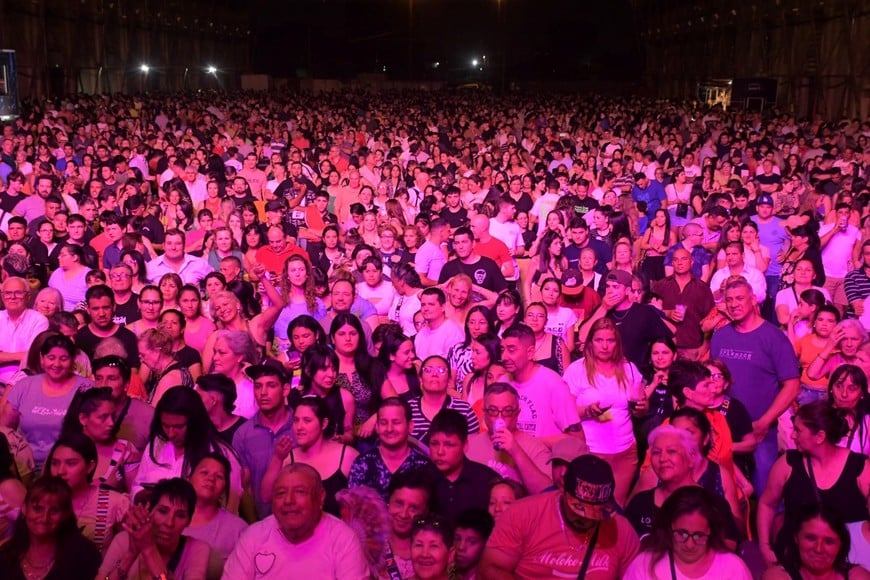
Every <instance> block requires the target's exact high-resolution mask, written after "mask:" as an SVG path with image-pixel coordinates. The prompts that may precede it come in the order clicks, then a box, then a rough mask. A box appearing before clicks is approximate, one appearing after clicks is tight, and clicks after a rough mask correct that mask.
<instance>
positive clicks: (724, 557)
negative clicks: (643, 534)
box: [622, 552, 854, 580]
mask: <svg viewBox="0 0 870 580" xmlns="http://www.w3.org/2000/svg"><path fill="white" fill-rule="evenodd" d="M651 559H652V553H650V552H640V553H638V555H637V556H636V557H635V559H634V560H633V561H632V562H631V564H629V565H628V569H627V570H626V571H625V575H624V576H623V577H622V578H623V580H649V579H650V578H672V575H671V565H670V561H669V559H668V556H667V555H665V556H663V557H662V558H660V559H659V561H658V562H656V565H655V566H654V567H653V572H652V573H650V569H649V565H650V561H651ZM849 561H850V562H854V560H852V559H851V554H850V558H849ZM674 569H675V572H676V573H677V580H698V579H699V578H728V579H729V580H751V579H752V574H751V573H750V572H749V568H747V566H746V564H745V563H744V562H743V560H741V559H740V557H739V556H737V555H736V554H731V553H730V552H719V553H717V554H716V556H715V557H714V558H713V561H712V562H711V564H710V568H708V569H707V571H706V572H705V573H704V574H702V575H701V576H687V575H686V574H683V572H682V570H680V566H679V564H676V563H675V564H674Z"/></svg>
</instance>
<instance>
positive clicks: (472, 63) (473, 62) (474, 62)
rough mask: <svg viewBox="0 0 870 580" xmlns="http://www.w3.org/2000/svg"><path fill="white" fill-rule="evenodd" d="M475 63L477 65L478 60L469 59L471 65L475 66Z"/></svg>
mask: <svg viewBox="0 0 870 580" xmlns="http://www.w3.org/2000/svg"><path fill="white" fill-rule="evenodd" d="M477 65H478V60H477V59H476V58H475V59H473V60H472V61H471V66H477Z"/></svg>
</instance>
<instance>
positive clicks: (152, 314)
mask: <svg viewBox="0 0 870 580" xmlns="http://www.w3.org/2000/svg"><path fill="white" fill-rule="evenodd" d="M162 311H163V293H162V292H161V291H160V288H158V287H157V286H153V285H151V284H149V285H148V286H145V287H144V288H142V291H141V292H140V293H139V312H140V313H141V314H142V317H141V318H140V319H139V320H137V321H135V322H131V323H130V324H128V325H127V328H128V329H130V330H131V331H132V332H133V334H135V335H136V336H142V333H144V332H145V331H146V330H151V329H154V328H157V325H158V324H159V322H160V312H162ZM145 378H147V375H146V376H145ZM143 380H144V379H143Z"/></svg>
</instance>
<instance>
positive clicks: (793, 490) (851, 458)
mask: <svg viewBox="0 0 870 580" xmlns="http://www.w3.org/2000/svg"><path fill="white" fill-rule="evenodd" d="M846 435H848V426H847V424H846V421H845V420H843V418H842V417H841V416H840V414H839V413H837V411H836V410H835V409H834V408H833V407H831V406H830V405H829V404H828V403H827V401H815V402H813V403H808V404H806V405H803V406H802V407H800V408H799V409H798V411H797V414H796V415H795V417H794V433H793V434H792V439H793V440H794V442H795V447H796V449H794V450H790V451H786V452H785V455H783V456H781V457H780V458H779V459H777V461H776V463H774V465H773V469H772V470H771V472H770V478H769V479H768V481H767V486H766V487H765V488H764V493H763V494H762V495H761V498H760V500H759V502H758V524H757V525H758V542H759V545H760V547H761V552H762V555H763V556H764V558H765V560H767V562H768V563H771V564H772V563H773V562H776V561H777V560H778V559H779V558H782V557H783V556H784V549H785V547H786V546H787V545H788V544H789V542H790V540H791V538H792V537H793V535H794V534H796V533H797V532H798V531H799V526H800V522H799V521H797V520H796V519H795V516H796V514H797V513H798V512H799V510H800V509H801V508H802V507H804V506H806V505H809V504H812V503H818V502H820V501H821V502H823V503H825V504H826V505H827V506H829V507H832V508H834V509H837V510H839V511H840V513H842V514H843V516H844V517H845V518H846V519H847V521H849V522H857V521H862V520H866V519H868V512H867V496H868V495H870V463H868V460H867V457H866V456H864V455H860V454H858V453H855V452H854V451H852V450H850V449H844V448H842V447H840V446H839V444H840V441H842V439H843V437H845V436H846ZM780 502H782V503H783V505H784V507H785V510H784V512H783V513H784V514H785V520H784V522H783V525H782V529H781V530H780V532H779V534H777V535H776V537H775V538H774V537H773V529H774V528H773V520H774V515H775V514H776V510H777V509H778V507H779V505H780ZM847 552H848V550H847Z"/></svg>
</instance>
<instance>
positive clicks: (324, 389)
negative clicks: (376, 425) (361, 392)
mask: <svg viewBox="0 0 870 580" xmlns="http://www.w3.org/2000/svg"><path fill="white" fill-rule="evenodd" d="M338 369H339V358H338V355H336V354H335V351H333V350H332V349H331V348H329V347H328V346H325V345H321V344H314V345H312V346H311V347H310V348H308V349H307V350H306V351H305V354H303V355H302V379H301V380H300V382H299V387H300V388H299V389H294V390H293V391H291V392H290V406H291V407H296V405H298V404H299V402H300V401H301V400H302V399H303V398H304V397H309V396H318V397H320V398H321V399H323V401H324V403H325V404H326V406H327V409H328V411H329V421H330V423H331V424H332V429H331V431H332V433H333V434H334V436H335V437H336V438H338V439H341V440H342V441H344V442H347V443H352V442H353V440H354V430H353V419H354V415H355V410H356V402H355V401H354V397H353V395H352V394H351V392H350V391H349V390H347V389H342V388H340V387H338V386H337V385H336V379H337V378H338Z"/></svg>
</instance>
